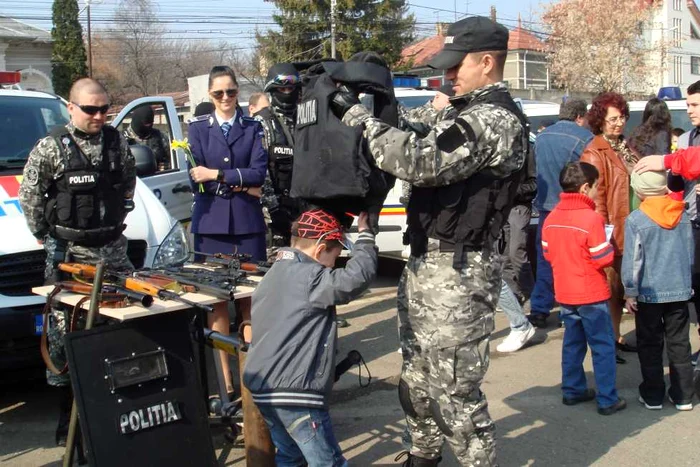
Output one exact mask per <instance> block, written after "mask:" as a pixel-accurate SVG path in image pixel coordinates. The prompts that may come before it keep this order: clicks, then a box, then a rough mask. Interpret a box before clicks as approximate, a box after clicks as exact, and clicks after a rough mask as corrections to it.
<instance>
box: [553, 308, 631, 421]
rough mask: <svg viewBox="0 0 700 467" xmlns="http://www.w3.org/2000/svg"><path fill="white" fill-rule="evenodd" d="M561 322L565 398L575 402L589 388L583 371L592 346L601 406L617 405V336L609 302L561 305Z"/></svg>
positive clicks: (598, 399)
mask: <svg viewBox="0 0 700 467" xmlns="http://www.w3.org/2000/svg"><path fill="white" fill-rule="evenodd" d="M561 319H562V321H563V322H564V345H563V346H562V352H561V373H562V378H561V390H562V392H563V393H564V397H565V398H567V399H573V398H575V397H577V396H580V395H581V394H583V393H584V391H585V390H586V389H587V388H588V386H587V384H586V373H585V372H584V371H583V359H584V358H585V357H586V351H587V346H586V343H588V345H589V346H590V347H591V356H592V357H593V374H594V375H595V383H596V386H597V389H598V394H597V395H596V400H597V401H598V407H601V408H605V407H610V406H612V405H615V404H616V403H617V401H618V399H619V397H618V395H617V389H615V378H616V375H617V367H616V362H615V336H614V334H613V328H612V320H611V319H610V311H609V310H608V302H607V301H605V302H598V303H592V304H590V305H577V306H572V305H561Z"/></svg>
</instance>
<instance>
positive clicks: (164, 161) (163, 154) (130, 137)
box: [124, 126, 171, 170]
mask: <svg viewBox="0 0 700 467" xmlns="http://www.w3.org/2000/svg"><path fill="white" fill-rule="evenodd" d="M124 137H125V138H126V141H127V143H129V144H143V145H144V146H148V147H149V148H150V149H151V151H153V157H155V158H156V162H157V163H158V165H159V166H161V168H159V170H168V169H170V165H171V164H170V140H169V139H168V137H167V136H166V135H165V134H164V133H163V132H162V131H160V130H158V129H156V128H153V129H152V130H151V134H150V135H148V136H147V137H145V138H141V137H140V136H139V135H137V134H136V133H134V130H133V129H132V128H131V126H129V127H127V128H126V130H124Z"/></svg>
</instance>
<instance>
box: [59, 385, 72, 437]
mask: <svg viewBox="0 0 700 467" xmlns="http://www.w3.org/2000/svg"><path fill="white" fill-rule="evenodd" d="M57 389H58V410H59V412H58V426H57V427H56V446H61V447H64V446H65V445H66V439H67V438H68V425H69V424H70V412H71V409H72V408H73V392H72V391H71V388H70V386H61V387H58V388H57Z"/></svg>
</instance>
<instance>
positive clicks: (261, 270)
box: [240, 263, 270, 274]
mask: <svg viewBox="0 0 700 467" xmlns="http://www.w3.org/2000/svg"><path fill="white" fill-rule="evenodd" d="M240 268H241V271H246V272H252V273H258V274H265V273H266V272H267V271H269V270H270V267H269V266H261V265H260V264H256V263H241V266H240Z"/></svg>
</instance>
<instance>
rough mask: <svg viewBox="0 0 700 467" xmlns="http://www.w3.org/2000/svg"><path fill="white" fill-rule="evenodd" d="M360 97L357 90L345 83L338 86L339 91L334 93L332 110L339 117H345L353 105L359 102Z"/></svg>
mask: <svg viewBox="0 0 700 467" xmlns="http://www.w3.org/2000/svg"><path fill="white" fill-rule="evenodd" d="M359 103H360V98H359V97H358V95H357V92H355V91H353V90H352V89H350V88H349V87H347V86H345V85H343V86H340V87H339V88H338V92H336V93H335V94H333V97H332V99H331V111H333V114H335V116H336V117H338V118H339V119H341V120H342V119H343V116H344V115H345V113H346V112H347V111H348V110H350V107H352V106H353V105H356V104H359Z"/></svg>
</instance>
